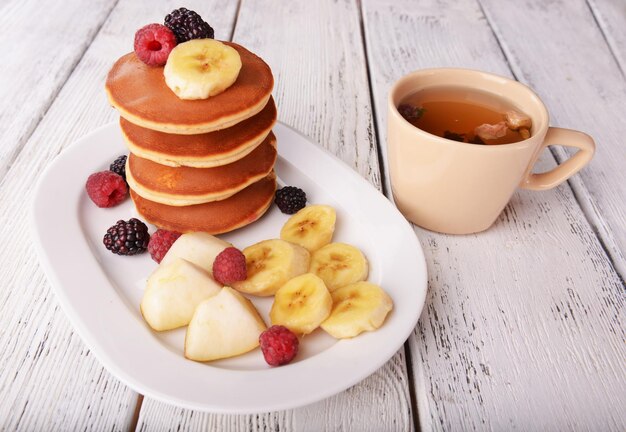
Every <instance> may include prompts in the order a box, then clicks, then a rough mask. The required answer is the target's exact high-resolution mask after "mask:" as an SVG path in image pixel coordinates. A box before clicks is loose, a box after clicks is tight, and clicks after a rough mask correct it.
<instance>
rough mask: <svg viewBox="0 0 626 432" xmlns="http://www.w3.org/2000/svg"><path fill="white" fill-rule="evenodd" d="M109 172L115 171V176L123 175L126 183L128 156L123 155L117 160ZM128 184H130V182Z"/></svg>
mask: <svg viewBox="0 0 626 432" xmlns="http://www.w3.org/2000/svg"><path fill="white" fill-rule="evenodd" d="M109 171H113V172H114V173H115V174H119V175H121V176H122V178H123V179H124V181H126V155H122V156H120V157H118V158H117V159H115V160H114V161H113V163H112V164H111V166H110V167H109ZM126 184H128V182H127V183H126Z"/></svg>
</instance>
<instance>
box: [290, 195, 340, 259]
mask: <svg viewBox="0 0 626 432" xmlns="http://www.w3.org/2000/svg"><path fill="white" fill-rule="evenodd" d="M336 218H337V215H336V213H335V209H334V208H332V207H331V206H327V205H312V206H307V207H305V208H303V209H302V210H300V211H299V212H298V213H296V214H295V215H293V216H291V217H290V218H289V219H288V220H287V222H286V223H285V225H284V226H283V228H282V229H281V230H280V238H281V239H283V240H287V241H289V242H292V243H295V244H299V245H300V246H303V247H305V248H307V249H308V250H309V252H313V251H316V250H317V249H319V248H321V247H322V246H324V245H327V244H328V243H330V241H331V240H332V238H333V232H335V219H336Z"/></svg>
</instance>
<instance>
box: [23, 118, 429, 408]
mask: <svg viewBox="0 0 626 432" xmlns="http://www.w3.org/2000/svg"><path fill="white" fill-rule="evenodd" d="M274 133H275V134H276V137H277V141H278V146H279V153H280V155H279V158H278V161H277V163H276V173H277V175H278V179H279V183H280V184H282V185H284V184H288V185H296V186H299V187H301V188H302V189H304V190H305V191H306V193H307V197H308V201H309V202H310V203H316V204H329V205H332V206H333V207H335V208H336V210H337V228H336V231H335V236H334V238H333V240H334V241H342V242H347V243H351V244H354V245H355V246H357V247H359V248H360V249H361V250H362V251H363V252H364V253H365V255H366V256H367V258H368V260H369V262H370V276H369V279H368V280H369V281H371V282H373V283H376V284H379V285H381V286H382V287H383V288H384V289H385V290H386V291H387V292H388V293H389V295H390V296H391V298H392V299H393V301H394V310H393V311H392V313H391V314H390V315H389V316H388V318H387V321H386V322H385V324H384V325H383V326H382V327H381V328H380V329H379V330H377V331H375V332H369V333H364V334H362V335H360V336H358V337H356V338H354V339H350V340H341V341H336V340H335V339H333V338H332V337H330V336H328V335H327V334H325V333H324V332H323V331H322V330H320V329H318V330H317V331H316V332H314V333H313V334H311V335H308V336H306V337H304V338H303V339H302V341H301V343H300V352H299V353H298V356H297V357H296V359H294V361H293V362H292V363H290V364H288V365H286V366H282V367H278V368H270V367H269V366H268V365H267V364H266V363H265V361H264V360H263V355H262V353H261V351H260V349H258V348H257V349H256V350H254V351H252V352H250V353H248V354H246V355H243V356H240V357H236V358H233V359H227V360H221V361H217V362H212V363H196V362H193V361H190V360H186V359H185V358H184V357H183V355H182V354H183V340H184V334H185V329H178V330H174V331H170V332H164V333H156V332H153V331H151V330H150V329H149V327H148V326H147V325H146V324H145V323H144V321H143V320H142V318H141V315H140V313H139V302H140V299H141V296H142V291H143V282H144V281H145V279H146V277H147V276H148V275H149V274H150V272H152V271H153V270H154V269H155V268H156V263H154V262H153V261H152V260H151V259H150V257H149V255H148V254H147V253H146V254H143V255H140V256H134V257H120V256H117V255H114V254H112V253H110V252H109V251H107V250H106V249H105V247H104V246H103V245H102V237H103V235H104V233H105V232H106V230H107V228H108V227H109V226H111V225H113V224H115V222H116V221H117V220H119V219H125V220H127V219H129V218H130V217H133V216H136V213H135V210H134V208H133V206H132V203H131V201H130V199H128V200H126V201H125V202H124V203H123V204H121V205H119V206H117V207H114V208H111V209H99V208H97V207H96V206H95V205H94V204H93V203H92V202H91V201H90V199H89V197H88V196H87V194H86V193H85V189H84V184H85V181H86V179H87V177H88V176H89V174H91V173H93V172H96V171H101V170H105V169H108V164H109V163H110V162H111V161H112V160H113V159H115V158H116V157H117V156H118V155H120V154H123V153H125V152H126V151H127V150H126V148H125V147H124V144H123V141H122V137H121V134H120V131H119V128H118V126H117V123H115V124H113V123H112V124H109V125H106V126H104V127H102V128H100V129H98V130H96V131H94V132H92V133H91V134H89V135H87V136H85V137H84V138H82V139H80V140H79V141H77V142H76V143H75V144H74V145H72V146H71V147H70V148H68V149H67V150H66V151H64V152H63V153H62V154H61V155H60V156H59V157H58V158H57V159H56V160H55V161H54V162H53V163H52V164H50V166H49V167H48V168H47V169H46V170H45V172H44V173H43V174H42V176H41V179H40V181H39V184H38V186H37V190H36V194H35V202H34V208H33V226H34V232H35V238H36V243H38V250H39V255H40V258H41V262H42V265H43V268H44V270H45V272H46V274H47V275H48V278H49V279H50V281H51V282H52V285H53V287H54V289H55V292H56V295H57V298H58V299H59V302H60V303H61V305H62V307H63V309H64V310H65V312H66V314H67V315H68V316H69V318H70V320H71V322H72V324H73V325H74V327H75V328H76V330H77V331H78V333H79V334H80V336H81V337H82V339H83V340H84V341H85V343H86V344H87V346H88V347H89V348H90V349H91V350H92V351H93V353H94V354H95V355H96V357H97V358H98V359H99V360H100V362H101V363H102V364H103V365H104V366H105V367H106V368H107V369H108V370H109V371H110V372H111V373H112V374H113V375H115V376H116V377H118V378H119V379H120V380H122V381H123V382H124V383H126V384H127V385H128V386H130V387H132V388H133V389H134V390H136V391H137V392H139V393H142V394H144V395H146V396H149V397H152V398H154V399H157V400H160V401H163V402H168V403H172V404H175V405H179V406H182V407H185V408H191V409H197V410H203V411H211V412H221V413H255V412H264V411H274V410H282V409H288V408H294V407H297V406H302V405H306V404H309V403H312V402H315V401H318V400H320V399H323V398H326V397H329V396H332V395H334V394H336V393H339V392H341V391H343V390H345V389H347V388H348V387H350V386H352V385H354V384H356V383H357V382H359V381H360V380H362V379H364V378H365V377H367V376H368V375H370V374H372V373H373V372H374V371H376V370H377V369H378V368H379V367H381V366H382V365H383V364H384V363H385V362H386V361H387V360H389V358H391V356H393V355H394V354H395V353H396V351H397V350H398V349H399V348H400V347H401V346H402V344H403V343H404V341H405V340H406V339H407V338H408V336H409V334H410V333H411V331H412V330H413V328H414V327H415V324H416V322H417V319H418V317H419V315H420V312H421V310H422V307H423V305H424V299H425V296H426V265H425V262H424V256H423V253H422V249H421V248H420V245H419V242H418V241H417V238H416V236H415V233H414V232H413V229H412V228H411V226H410V225H409V224H408V222H407V221H406V220H405V219H404V218H403V217H402V215H401V214H400V213H399V212H398V210H396V208H395V207H394V206H393V205H392V204H391V203H390V202H389V201H388V200H387V199H386V198H385V197H384V196H383V195H381V194H380V193H379V192H378V191H377V190H376V189H375V188H374V187H372V186H371V185H370V184H369V183H368V182H367V181H365V180H364V179H363V178H361V177H360V176H359V175H358V174H357V173H355V172H354V171H353V170H352V169H350V168H349V167H348V166H346V165H345V164H344V163H343V162H341V161H340V160H339V159H337V158H336V157H334V156H333V155H331V154H330V153H328V152H327V151H325V150H323V149H322V148H320V147H319V146H317V145H316V144H314V143H313V142H311V141H310V140H309V139H308V138H306V137H304V136H303V135H301V134H299V133H298V132H296V131H294V130H293V129H291V128H289V127H287V126H285V125H282V124H277V125H276V128H275V129H274ZM287 218H288V216H286V215H283V214H282V213H280V211H279V210H278V209H277V208H276V207H275V206H272V208H271V209H270V210H269V211H268V213H267V214H266V215H265V216H263V218H262V219H261V220H259V221H258V222H256V223H254V224H252V225H250V226H248V227H246V228H243V229H241V230H238V231H236V232H234V233H230V234H228V235H224V236H223V237H224V238H225V239H227V240H228V241H231V242H232V243H233V244H234V245H235V246H237V247H239V248H244V247H246V246H248V245H250V244H253V243H255V242H257V241H260V240H264V239H268V238H277V237H278V236H279V232H280V228H281V226H282V225H283V223H284V222H285V221H286V220H287ZM153 229H154V228H153V227H151V232H153ZM251 299H252V300H253V302H254V303H255V305H256V306H257V308H258V309H259V311H260V312H261V315H262V316H263V317H264V318H265V320H266V322H268V323H269V319H268V318H267V317H268V311H269V308H270V306H271V301H272V300H271V298H256V297H251Z"/></svg>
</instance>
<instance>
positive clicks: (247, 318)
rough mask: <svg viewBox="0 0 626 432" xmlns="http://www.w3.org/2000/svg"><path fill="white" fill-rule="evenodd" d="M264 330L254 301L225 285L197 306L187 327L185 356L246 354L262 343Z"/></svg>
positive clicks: (204, 357) (207, 358)
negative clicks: (216, 293)
mask: <svg viewBox="0 0 626 432" xmlns="http://www.w3.org/2000/svg"><path fill="white" fill-rule="evenodd" d="M265 329H266V326H265V323H264V322H263V319H262V318H261V316H260V315H259V313H258V312H257V310H256V309H255V307H254V305H253V304H252V302H251V301H250V300H248V299H247V298H245V297H244V296H242V295H241V294H239V293H238V292H237V291H235V290H234V289H232V288H230V287H224V288H222V290H221V291H220V293H219V294H218V295H216V296H214V297H211V298H210V299H208V300H205V301H204V302H202V303H201V304H200V305H199V306H198V307H197V309H196V312H195V313H194V315H193V318H192V319H191V322H190V323H189V327H187V335H186V336H185V357H187V358H188V359H190V360H196V361H210V360H217V359H222V358H227V357H234V356H237V355H240V354H244V353H247V352H248V351H251V350H253V349H254V348H256V347H257V346H259V336H260V335H261V333H262V332H263V331H264V330H265Z"/></svg>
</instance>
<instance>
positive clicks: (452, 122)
mask: <svg viewBox="0 0 626 432" xmlns="http://www.w3.org/2000/svg"><path fill="white" fill-rule="evenodd" d="M409 107H410V108H409ZM398 110H399V111H400V113H401V114H402V115H403V117H404V118H406V119H407V120H408V121H409V122H410V123H411V124H413V126H415V127H417V128H419V129H421V130H423V131H426V132H428V133H431V134H433V135H437V136H440V137H442V138H447V139H452V140H455V141H461V142H467V143H473V144H489V145H491V144H509V143H514V142H518V141H522V140H524V139H525V138H527V137H528V135H527V136H526V137H524V136H523V135H522V134H521V133H520V131H519V130H512V129H510V128H508V127H506V134H504V136H501V137H497V138H490V139H484V138H481V137H479V136H477V135H476V133H475V131H476V128H477V127H479V126H481V125H484V124H488V125H497V124H498V123H500V124H501V123H502V122H503V121H504V120H505V113H506V112H507V111H516V112H518V113H521V112H520V111H519V110H518V109H517V108H516V107H515V106H513V105H512V104H511V103H510V102H508V101H507V100H505V99H502V98H498V97H497V96H495V95H492V94H490V93H486V92H481V91H478V90H473V89H468V88H465V87H433V88H429V89H425V90H420V91H418V92H415V93H413V94H411V95H409V96H407V97H406V98H405V99H403V100H402V101H401V103H400V105H399V106H398ZM522 115H523V114H522ZM524 133H527V131H526V132H524ZM481 136H484V134H482V133H481Z"/></svg>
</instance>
